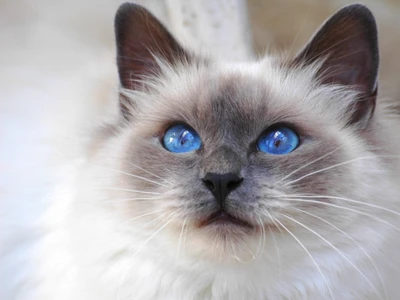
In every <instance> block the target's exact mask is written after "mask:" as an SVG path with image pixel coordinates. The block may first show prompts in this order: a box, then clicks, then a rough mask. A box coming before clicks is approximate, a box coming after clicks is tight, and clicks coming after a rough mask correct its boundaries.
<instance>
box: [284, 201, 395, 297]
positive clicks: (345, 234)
mask: <svg viewBox="0 0 400 300" xmlns="http://www.w3.org/2000/svg"><path fill="white" fill-rule="evenodd" d="M292 209H294V210H296V211H299V212H301V213H304V214H307V215H309V216H311V217H314V218H316V219H318V220H320V221H321V222H324V223H325V224H328V225H329V226H331V227H333V228H335V229H336V230H337V231H339V232H340V233H342V234H343V235H344V236H346V237H347V238H348V239H349V240H350V241H352V242H353V243H354V244H355V245H356V246H357V247H358V248H359V249H360V250H361V251H362V252H363V254H364V255H365V256H366V257H367V258H368V260H369V261H370V262H371V265H372V266H373V267H374V269H375V271H376V274H377V275H378V277H379V280H380V282H381V284H382V288H383V291H384V293H385V299H388V295H387V290H386V285H385V282H384V280H383V276H382V274H381V272H380V271H379V269H378V267H377V266H376V264H375V262H374V261H373V260H372V257H371V256H370V255H369V254H368V253H367V251H366V250H365V249H364V248H363V247H362V246H361V245H360V244H359V243H358V242H357V241H356V240H355V239H354V238H353V237H352V236H350V235H349V234H348V233H346V232H345V231H344V230H342V229H340V228H339V227H337V226H335V225H334V224H332V223H331V222H329V221H327V220H325V219H323V218H321V217H319V216H317V215H314V214H312V213H310V212H308V211H305V210H302V209H299V208H295V207H292Z"/></svg>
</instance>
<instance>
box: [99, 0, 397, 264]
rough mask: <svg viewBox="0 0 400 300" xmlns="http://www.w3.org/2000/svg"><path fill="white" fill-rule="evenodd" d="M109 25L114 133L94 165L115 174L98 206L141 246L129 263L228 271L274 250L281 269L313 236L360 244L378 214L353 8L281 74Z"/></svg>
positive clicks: (365, 44) (380, 182) (359, 11)
mask: <svg viewBox="0 0 400 300" xmlns="http://www.w3.org/2000/svg"><path fill="white" fill-rule="evenodd" d="M116 20H117V21H116V33H117V44H118V55H119V56H118V65H119V71H120V79H121V83H122V86H123V89H122V94H121V102H120V105H121V112H122V114H121V115H122V116H123V117H124V121H123V122H122V123H121V124H122V125H120V127H119V128H118V129H116V132H117V133H116V134H113V135H111V136H109V137H107V138H105V139H104V141H103V145H104V146H103V147H102V149H103V150H102V151H100V153H101V154H100V155H99V156H98V157H96V158H95V159H96V160H97V161H98V162H100V161H101V163H102V164H106V165H107V166H111V168H112V170H114V171H115V170H116V172H111V174H112V175H110V174H109V171H107V170H102V171H99V172H105V171H107V172H108V173H106V174H105V175H104V177H105V178H108V180H105V181H104V182H102V183H101V184H104V185H105V186H106V187H107V188H108V190H107V192H106V193H104V194H103V196H102V198H104V199H107V202H109V203H111V204H108V205H110V206H111V207H110V208H109V211H110V212H109V213H110V214H113V213H115V212H116V213H117V214H118V215H120V216H123V217H122V218H123V219H124V220H125V222H123V223H124V228H125V229H126V228H128V229H126V230H128V231H129V230H133V231H134V232H136V233H135V234H136V235H139V236H142V240H140V239H139V240H140V242H137V241H135V243H136V244H135V245H134V246H133V247H136V246H137V245H141V246H140V247H139V246H138V251H139V250H141V249H142V247H146V246H145V245H146V244H147V243H149V242H150V243H156V244H157V243H159V245H162V246H161V247H162V248H163V249H164V251H165V253H167V252H168V251H169V252H171V253H172V252H176V251H177V252H179V251H181V250H182V249H181V248H183V250H184V252H185V253H186V254H187V255H188V256H195V257H196V258H198V257H199V256H200V257H202V258H204V259H207V260H209V259H211V260H214V261H215V260H217V261H232V258H235V259H237V260H239V261H240V260H246V259H247V258H248V257H251V258H256V257H257V256H261V257H263V256H265V255H267V254H268V255H270V252H271V250H270V248H271V247H272V244H273V242H276V240H277V239H278V242H279V243H281V245H286V247H283V250H282V251H283V254H285V253H286V252H287V254H288V255H289V253H290V257H292V258H293V257H296V255H293V252H292V249H293V247H299V246H300V248H301V246H302V242H300V241H303V242H304V241H306V242H307V248H308V249H313V247H316V248H321V247H322V248H323V247H326V241H324V239H321V238H320V237H319V236H318V235H319V234H315V232H314V230H313V229H311V228H315V225H316V224H317V226H318V229H319V230H320V231H321V232H323V233H324V234H328V235H329V243H331V244H333V245H335V244H337V243H342V242H343V236H342V235H341V232H340V231H338V230H335V227H336V226H339V225H340V226H341V228H342V230H346V231H347V232H362V231H364V232H367V231H368V230H369V229H368V228H370V227H368V228H366V227H365V224H366V223H368V226H371V222H372V223H374V219H372V220H369V221H368V222H367V221H366V219H368V218H370V213H371V212H370V211H369V210H368V209H369V208H370V207H371V206H368V205H369V204H371V203H374V202H375V201H376V199H380V198H382V197H384V198H385V199H388V201H389V202H390V201H391V200H390V199H391V197H392V189H391V188H390V186H389V185H390V184H389V183H390V180H388V178H389V175H388V174H387V173H386V171H384V170H385V168H384V167H385V164H387V161H386V160H384V159H383V158H381V156H380V155H381V154H382V153H384V150H383V147H382V144H381V142H380V141H379V136H378V135H377V131H376V130H375V127H374V126H375V122H374V118H373V112H374V108H375V100H376V86H377V85H376V75H377V67H378V52H377V45H376V28H375V23H374V21H373V18H372V16H371V14H370V12H369V11H368V10H367V9H366V8H364V7H362V6H357V5H356V6H353V7H348V8H345V9H343V10H341V11H340V12H339V13H338V14H337V15H335V16H334V17H333V18H332V19H330V20H329V21H328V22H327V23H325V25H324V26H323V27H322V28H321V30H320V31H319V32H318V33H317V35H316V36H315V37H314V38H313V39H312V40H311V42H310V43H309V44H308V45H307V46H306V47H305V48H304V50H303V51H302V52H300V53H299V55H298V56H297V57H296V58H295V59H294V60H291V61H283V60H279V59H270V58H268V59H265V60H263V61H261V62H257V63H249V64H227V63H220V62H213V61H212V60H211V59H209V58H207V59H206V58H198V57H195V56H194V55H193V54H191V53H188V52H186V51H185V50H184V49H183V48H181V46H180V45H179V44H178V43H177V42H176V41H175V40H174V39H173V37H172V36H171V35H170V34H169V33H168V32H167V31H166V29H165V28H164V27H163V26H162V25H161V24H160V23H159V22H158V21H157V20H156V19H155V18H154V17H153V16H151V15H150V14H149V13H148V12H147V11H146V10H144V9H143V8H141V7H138V6H136V5H130V4H128V5H124V6H123V7H122V8H121V9H120V11H119V13H118V14H117V19H116ZM149 24H150V25H149ZM184 136H187V138H184ZM169 143H172V144H173V146H171V147H172V148H171V147H169ZM285 143H286V144H287V143H289V148H285V145H286V144H285ZM290 143H293V144H290ZM282 147H283V148H282ZM177 149H178V150H177ZM282 149H283V150H282ZM288 149H289V150H288ZM377 186H379V187H380V188H379V189H377V188H376V187H377ZM375 221H376V222H375V223H376V224H375V223H374V226H378V227H379V226H382V223H380V222H379V221H377V220H375ZM365 238H366V239H369V238H373V237H372V236H368V237H367V236H366V237H365ZM347 242H348V241H346V243H347ZM128 243H129V242H128ZM165 249H169V250H168V251H167V250H165ZM270 258H271V256H270ZM273 259H274V258H273V256H272V260H273ZM288 259H289V257H288Z"/></svg>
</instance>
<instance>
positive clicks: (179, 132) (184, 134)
mask: <svg viewBox="0 0 400 300" xmlns="http://www.w3.org/2000/svg"><path fill="white" fill-rule="evenodd" d="M163 144H164V148H165V149H167V150H168V151H170V152H175V153H182V152H190V151H195V150H198V149H199V148H200V146H201V139H200V137H199V135H198V134H197V132H196V131H194V130H193V129H192V128H190V127H189V126H186V125H183V124H179V125H175V126H172V127H171V128H169V129H168V130H167V131H166V132H165V134H164V137H163Z"/></svg>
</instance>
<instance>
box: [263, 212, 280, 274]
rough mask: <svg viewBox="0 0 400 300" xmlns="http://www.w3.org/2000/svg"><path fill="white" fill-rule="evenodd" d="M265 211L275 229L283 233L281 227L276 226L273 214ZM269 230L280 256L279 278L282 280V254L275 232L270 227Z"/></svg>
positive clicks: (277, 253)
mask: <svg viewBox="0 0 400 300" xmlns="http://www.w3.org/2000/svg"><path fill="white" fill-rule="evenodd" d="M265 211H266V212H267V214H268V217H269V218H270V219H271V221H272V223H273V224H274V225H275V227H276V228H278V229H279V232H281V230H280V227H279V226H278V224H276V222H275V220H274V218H273V217H272V215H271V213H270V212H269V211H268V210H265ZM268 230H269V233H270V235H271V236H272V239H273V240H274V244H275V250H276V255H277V256H278V265H279V278H282V261H281V253H280V251H279V245H278V240H277V239H276V236H275V233H274V232H273V230H272V229H271V227H269V226H268ZM281 233H282V232H281Z"/></svg>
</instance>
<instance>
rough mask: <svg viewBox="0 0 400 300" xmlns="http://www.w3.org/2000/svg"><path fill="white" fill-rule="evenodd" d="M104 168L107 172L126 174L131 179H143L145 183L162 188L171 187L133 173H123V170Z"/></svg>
mask: <svg viewBox="0 0 400 300" xmlns="http://www.w3.org/2000/svg"><path fill="white" fill-rule="evenodd" d="M103 168H105V169H107V170H110V171H113V172H117V173H120V174H124V175H127V176H130V177H134V178H137V179H142V180H144V181H147V182H150V183H154V184H156V185H160V186H163V187H169V186H168V185H165V184H162V183H159V182H157V181H154V180H151V179H148V178H146V177H143V176H139V175H135V174H132V173H128V172H124V171H121V170H116V169H111V168H106V167H103Z"/></svg>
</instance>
